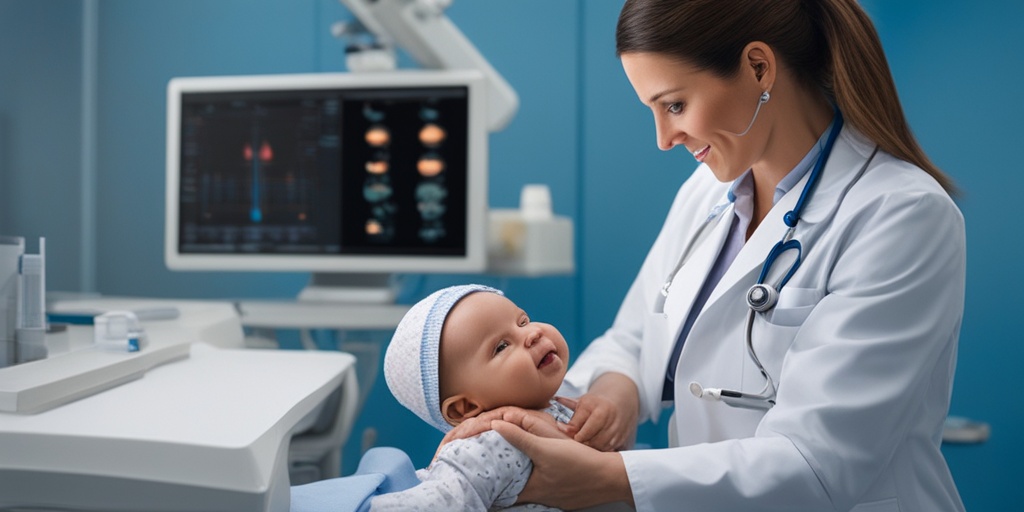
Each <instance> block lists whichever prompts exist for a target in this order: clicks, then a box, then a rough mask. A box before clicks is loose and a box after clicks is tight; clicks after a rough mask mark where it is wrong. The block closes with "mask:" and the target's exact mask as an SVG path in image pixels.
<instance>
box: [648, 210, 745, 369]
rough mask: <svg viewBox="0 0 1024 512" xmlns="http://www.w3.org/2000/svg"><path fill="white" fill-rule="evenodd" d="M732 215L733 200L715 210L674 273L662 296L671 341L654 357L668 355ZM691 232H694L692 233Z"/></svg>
mask: <svg viewBox="0 0 1024 512" xmlns="http://www.w3.org/2000/svg"><path fill="white" fill-rule="evenodd" d="M732 219H733V204H732V203H729V204H728V207H726V208H725V209H724V210H722V212H721V213H719V214H718V217H716V218H715V219H713V220H711V222H712V223H715V225H714V226H712V227H710V228H709V229H711V232H710V233H709V234H708V235H707V238H705V239H704V240H703V241H702V242H700V243H699V244H698V245H697V246H696V247H694V248H693V250H692V252H691V254H690V256H689V258H688V259H687V260H686V263H685V264H684V265H683V267H682V268H680V269H679V272H677V273H676V277H675V279H674V280H673V281H672V286H671V288H669V293H668V297H667V298H666V299H665V317H666V321H667V324H668V325H667V327H668V333H669V334H671V336H670V339H671V343H668V344H666V345H664V346H662V347H659V348H660V349H661V350H662V351H663V352H664V354H658V356H659V357H658V359H656V360H659V361H660V360H667V359H668V353H669V352H670V351H671V349H672V346H673V345H674V343H675V340H676V338H678V337H679V331H680V329H682V325H683V321H684V320H685V319H686V316H687V315H688V314H689V312H690V308H691V307H693V302H694V300H695V299H696V298H697V294H698V293H700V289H701V287H702V286H703V285H704V280H705V278H706V277H707V275H708V273H709V272H710V271H711V267H712V266H713V265H714V263H715V260H716V259H717V258H718V253H719V252H720V251H721V249H722V245H723V244H724V243H725V240H726V237H727V236H728V234H729V226H730V224H732ZM690 236H696V233H692V234H690Z"/></svg>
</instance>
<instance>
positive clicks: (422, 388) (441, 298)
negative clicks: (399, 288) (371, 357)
mask: <svg viewBox="0 0 1024 512" xmlns="http://www.w3.org/2000/svg"><path fill="white" fill-rule="evenodd" d="M473 292H491V293H497V294H498V295H504V294H503V293H501V291H499V290H496V289H494V288H491V287H490V286H484V285H479V284H465V285H459V286H451V287H448V288H443V289H440V290H438V291H436V292H434V293H432V294H430V295H429V296H428V297H427V298H425V299H423V300H421V301H419V302H417V303H416V304H415V305H414V306H413V307H411V308H409V311H408V312H407V313H406V314H405V317H403V318H402V321H401V322H400V323H399V324H398V328H396V329H395V336H394V337H393V338H391V343H390V344H389V345H388V350H387V352H386V353H385V354H384V379H385V380H386V381H387V383H388V388H389V389H390V390H391V394H392V395H395V398H396V399H398V401H399V403H401V404H402V405H404V406H405V407H406V408H407V409H409V410H410V411H412V412H414V413H416V415H417V416H419V417H420V418H422V419H423V421H426V422H427V423H429V424H431V425H433V426H434V427H437V428H438V429H439V430H440V431H441V432H448V431H449V430H451V429H452V426H451V425H449V424H448V422H447V421H445V419H444V416H442V415H441V399H440V389H439V386H438V379H439V376H438V372H437V360H438V357H439V356H440V353H439V347H440V345H441V329H442V328H443V327H444V320H445V318H447V317H448V312H449V311H451V309H452V307H454V306H455V304H456V303H457V302H459V300H461V299H462V298H463V297H465V296H466V295H469V294H471V293H473Z"/></svg>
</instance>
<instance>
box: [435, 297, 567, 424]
mask: <svg viewBox="0 0 1024 512" xmlns="http://www.w3.org/2000/svg"><path fill="white" fill-rule="evenodd" d="M440 351H441V353H440V358H439V368H438V371H439V373H440V380H441V390H440V391H441V400H442V402H443V401H444V400H445V399H446V398H448V397H450V396H453V395H459V394H461V395H464V396H465V397H466V398H467V399H468V400H470V401H472V402H473V403H475V404H477V405H479V406H480V407H481V409H482V410H481V412H482V411H485V410H490V409H494V408H496V407H500V406H503V405H516V406H519V407H524V408H530V409H539V408H543V407H547V405H548V401H549V400H551V398H552V397H554V395H555V392H556V391H558V387H559V386H560V385H561V384H562V378H563V377H565V372H566V370H567V369H568V366H569V347H568V345H567V344H566V342H565V338H563V337H562V334H561V333H560V332H558V329H555V327H554V326H552V325H550V324H546V323H541V322H533V321H531V320H530V317H529V316H528V315H527V314H526V312H525V311H523V310H522V309H519V307H518V306H516V305H515V304H514V303H513V302H512V301H510V300H508V299H507V298H505V297H504V296H502V295H498V294H496V293H489V292H476V293H471V294H469V295H467V296H466V297H464V298H463V299H462V300H460V301H459V302H458V303H457V304H455V307H453V308H452V310H451V311H450V312H449V313H448V318H447V319H445V322H444V328H443V330H442V332H441V347H440Z"/></svg>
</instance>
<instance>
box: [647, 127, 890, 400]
mask: <svg viewBox="0 0 1024 512" xmlns="http://www.w3.org/2000/svg"><path fill="white" fill-rule="evenodd" d="M842 127H843V116H842V113H840V112H839V110H838V109H836V110H835V120H834V122H833V124H832V129H831V130H830V131H829V133H828V136H827V137H826V139H825V145H824V146H823V147H822V150H821V152H820V153H819V154H818V159H817V161H816V162H815V164H814V167H813V168H812V169H811V173H810V175H809V176H808V178H807V183H805V184H804V188H803V190H802V191H801V192H800V197H799V199H797V202H796V205H795V206H794V207H793V209H792V210H790V211H789V212H787V213H786V214H785V215H783V216H782V221H783V222H785V224H786V226H787V229H786V232H785V234H784V235H783V236H782V239H781V240H779V241H778V242H776V243H775V245H774V246H773V247H772V248H771V250H770V251H769V252H768V256H767V257H765V260H764V263H763V264H762V265H761V273H760V274H759V275H758V278H757V282H756V283H755V284H754V285H753V286H751V287H750V289H749V290H747V294H746V302H747V306H748V307H749V311H748V312H747V322H746V329H745V340H746V345H747V354H748V355H749V356H750V359H751V360H752V361H753V362H754V365H755V366H757V369H758V371H759V372H760V373H761V376H762V377H764V380H765V384H764V387H763V388H762V389H761V390H760V391H758V392H757V393H747V392H743V391H735V390H731V389H722V388H705V387H703V386H701V385H700V383H698V382H691V383H690V392H691V393H692V394H693V395H694V396H696V397H697V398H703V399H706V400H715V401H721V402H723V403H725V404H726V405H730V406H732V407H741V408H746V409H759V410H768V409H771V408H772V407H773V406H774V405H775V393H776V389H775V382H774V381H773V380H772V377H771V375H770V374H769V373H768V371H767V370H765V368H764V365H763V364H762V363H761V361H760V359H758V357H757V353H756V351H755V350H754V342H753V336H752V334H753V327H754V317H755V316H756V314H757V313H766V312H768V311H771V309H772V308H774V307H775V304H776V303H777V302H778V299H779V293H780V292H781V290H782V288H783V287H784V286H785V285H786V283H787V282H789V280H790V278H792V277H793V274H795V273H796V271H797V269H799V268H800V263H801V261H802V257H803V247H802V246H801V244H800V241H799V240H797V239H795V238H794V237H793V235H794V233H795V231H796V226H797V224H798V223H799V222H800V214H801V212H803V209H804V207H805V206H806V204H807V202H808V201H809V200H810V197H811V194H812V193H813V191H814V188H815V185H817V183H818V181H819V179H820V176H821V172H822V169H824V167H825V163H826V162H827V161H828V157H829V155H830V154H831V153H832V147H833V146H834V145H835V141H836V138H837V137H838V136H839V132H840V131H841V130H842ZM877 152H878V147H877V146H876V147H875V149H874V152H872V153H871V156H869V157H868V158H867V160H866V161H865V162H864V165H863V166H861V168H860V170H859V171H858V172H857V174H856V176H854V179H853V180H851V181H850V182H849V183H848V184H847V185H846V187H845V189H844V190H843V191H842V194H841V195H840V199H839V203H841V202H842V200H843V199H844V198H845V197H846V193H847V192H848V191H849V190H850V187H851V186H853V184H854V183H856V182H857V181H858V180H859V179H860V177H861V175H863V174H864V171H865V170H867V167H868V164H870V163H871V160H872V159H873V158H874V156H875V153H877ZM837 204H838V203H837ZM724 206H727V205H720V206H718V207H716V208H715V209H714V210H712V212H711V214H709V215H708V218H707V219H705V220H704V222H703V223H702V224H701V226H700V228H698V230H697V233H696V234H695V235H694V236H693V237H692V238H691V239H690V241H689V243H687V244H686V247H685V249H684V250H683V253H682V255H681V256H680V259H679V262H678V263H677V264H676V266H675V268H674V269H673V271H672V273H670V274H669V277H668V279H667V280H666V282H665V284H664V286H662V288H661V293H660V295H659V297H658V298H657V299H656V305H655V309H657V310H660V311H662V312H664V305H665V299H666V298H667V297H668V292H669V288H671V286H672V282H673V281H674V280H675V277H676V275H677V274H678V273H679V271H680V269H682V267H683V265H684V264H685V262H686V260H687V258H688V257H689V254H690V252H691V251H692V249H693V248H694V247H696V245H698V243H699V242H700V241H701V240H703V239H704V237H705V234H706V232H708V231H709V230H708V227H710V226H712V225H713V224H712V222H711V221H712V220H713V219H715V218H717V217H719V214H720V213H721V211H723V210H724V209H725V208H724ZM791 251H792V252H795V253H796V258H795V259H794V260H793V262H792V263H791V264H790V267H789V270H788V271H787V272H786V273H785V274H783V275H782V276H781V278H780V279H778V280H777V281H776V282H775V283H774V284H769V283H766V282H765V281H766V280H767V278H768V275H769V273H770V271H771V269H772V266H773V265H775V263H776V261H778V260H779V258H780V256H782V255H783V254H785V253H787V252H791Z"/></svg>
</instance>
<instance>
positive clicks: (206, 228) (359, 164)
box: [179, 87, 468, 256]
mask: <svg viewBox="0 0 1024 512" xmlns="http://www.w3.org/2000/svg"><path fill="white" fill-rule="evenodd" d="M467 101H468V91H467V89H466V88H465V87H431V88H389V89H346V90H304V91H279V92H274V91H265V92H223V93H222V92H218V93H192V94H185V95H183V97H182V106H181V108H182V115H181V118H182V122H181V134H180V135H181V158H180V162H181V170H180V180H179V181H180V187H181V189H180V194H179V197H180V204H179V212H180V213H179V229H180V233H179V251H180V252H182V253H186V254H188V253H191V254H244V253H255V254H301V255H317V254H324V255H375V254H380V255H423V256H430V255H438V256H452V255H455V256H458V255H464V254H465V253H466V225H467V222H466V220H467V219H466V215H467V213H466V205H467V198H466V194H467V182H466V181H467V176H468V172H467V168H466V166H467V151H468V145H467V144H468V141H467V137H468V129H467V119H468V104H467Z"/></svg>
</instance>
